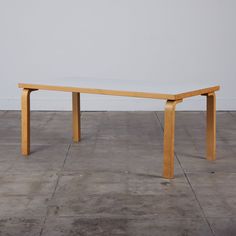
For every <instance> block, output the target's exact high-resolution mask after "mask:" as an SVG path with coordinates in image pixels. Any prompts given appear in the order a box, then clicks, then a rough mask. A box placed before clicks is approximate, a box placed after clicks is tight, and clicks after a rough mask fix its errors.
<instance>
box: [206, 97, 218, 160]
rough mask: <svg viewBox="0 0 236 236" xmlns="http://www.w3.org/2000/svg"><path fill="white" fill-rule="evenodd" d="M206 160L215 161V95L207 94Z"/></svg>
mask: <svg viewBox="0 0 236 236" xmlns="http://www.w3.org/2000/svg"><path fill="white" fill-rule="evenodd" d="M206 96H207V130H206V131H207V132H206V139H207V140H206V146H207V153H206V154H207V160H215V159H216V96H215V93H210V94H207V95H206Z"/></svg>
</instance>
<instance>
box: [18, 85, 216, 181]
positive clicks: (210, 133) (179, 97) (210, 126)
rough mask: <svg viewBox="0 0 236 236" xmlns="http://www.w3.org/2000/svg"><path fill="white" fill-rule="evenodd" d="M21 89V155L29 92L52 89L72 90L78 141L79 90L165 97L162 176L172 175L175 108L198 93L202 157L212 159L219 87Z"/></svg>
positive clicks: (26, 140) (26, 138)
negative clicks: (202, 108)
mask: <svg viewBox="0 0 236 236" xmlns="http://www.w3.org/2000/svg"><path fill="white" fill-rule="evenodd" d="M19 88H22V89H23V90H22V98H21V108H22V122H21V125H22V126H21V130H22V146H21V151H22V155H25V156H28V155H29V154H30V93H31V92H32V91H36V90H53V91H64V92H71V93H72V113H73V141H74V142H79V141H80V139H81V133H80V130H81V128H80V93H89V94H103V95H113V96H128V97H138V98H153V99H165V100H166V106H165V125H164V166H163V177H164V178H166V179H172V178H174V143H175V108H176V105H177V104H178V103H180V102H182V101H183V99H185V98H188V97H193V96H198V95H203V96H206V100H207V120H206V121H207V128H206V158H207V160H210V161H212V160H215V159H216V95H215V91H218V90H219V89H220V87H219V86H214V87H209V88H203V89H200V90H194V91H189V92H186V93H180V94H174V95H173V94H160V93H146V92H130V91H119V90H103V89H92V88H77V87H63V86H50V85H38V84H19Z"/></svg>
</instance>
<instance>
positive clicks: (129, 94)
mask: <svg viewBox="0 0 236 236" xmlns="http://www.w3.org/2000/svg"><path fill="white" fill-rule="evenodd" d="M18 87H19V88H23V89H35V90H50V91H62V92H77V93H88V94H101V95H112V96H125V97H137V98H152V99H164V100H181V99H184V98H188V97H193V96H198V95H204V94H207V93H212V92H215V91H218V90H219V89H220V86H213V87H206V88H202V89H198V90H191V91H187V92H184V93H178V94H162V93H149V92H138V91H126V90H109V89H96V88H81V87H69V86H55V85H45V84H28V83H19V84H18Z"/></svg>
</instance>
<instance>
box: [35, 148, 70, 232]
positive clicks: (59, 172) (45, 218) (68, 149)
mask: <svg viewBox="0 0 236 236" xmlns="http://www.w3.org/2000/svg"><path fill="white" fill-rule="evenodd" d="M70 148H71V144H69V146H68V148H67V152H66V156H65V159H64V161H63V165H62V168H61V170H59V171H58V172H57V173H58V178H57V182H56V185H55V188H54V190H53V193H52V196H51V198H50V200H52V199H53V197H54V195H55V193H56V190H57V187H58V184H59V180H60V178H61V172H62V171H63V170H64V166H65V163H66V160H67V158H68V155H69V151H70ZM48 215H49V207H48V206H47V212H46V215H45V217H44V221H43V223H42V227H41V230H40V233H39V236H42V234H43V230H44V226H45V224H46V221H47V218H48Z"/></svg>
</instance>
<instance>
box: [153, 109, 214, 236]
mask: <svg viewBox="0 0 236 236" xmlns="http://www.w3.org/2000/svg"><path fill="white" fill-rule="evenodd" d="M155 114H156V118H157V120H158V121H159V123H160V125H161V128H162V132H164V127H163V125H162V123H161V121H160V119H159V117H158V115H157V112H155ZM174 155H175V158H176V160H177V161H178V163H179V165H180V168H181V169H182V171H183V173H184V176H185V179H186V180H187V182H188V184H189V186H190V188H191V191H192V193H193V195H194V198H195V200H196V201H197V203H198V205H199V207H200V209H201V211H202V213H203V217H204V220H205V221H206V223H207V225H208V227H209V228H210V230H211V233H212V235H213V236H215V233H214V231H213V229H212V227H211V225H210V222H209V221H208V219H207V217H206V214H205V212H204V210H203V208H202V206H201V204H200V201H199V200H198V198H197V195H196V193H195V191H194V189H193V187H192V185H191V183H190V181H189V178H188V176H187V174H186V173H185V171H184V168H183V166H182V165H181V163H180V160H179V158H178V155H177V153H176V152H174Z"/></svg>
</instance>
